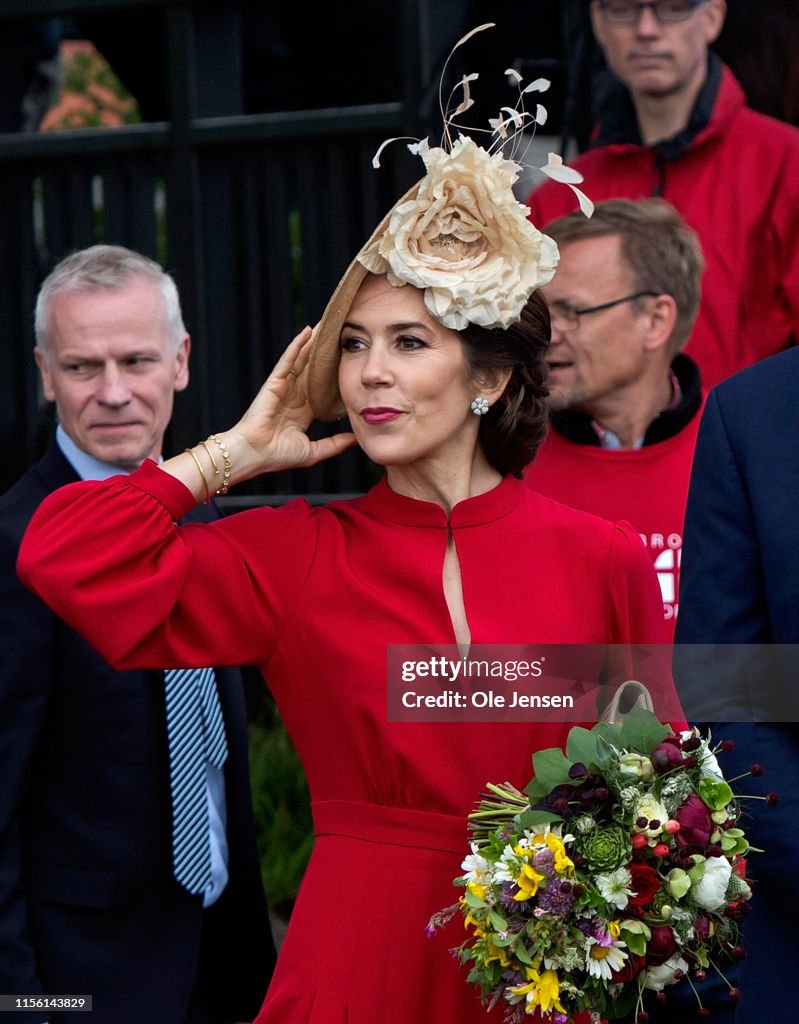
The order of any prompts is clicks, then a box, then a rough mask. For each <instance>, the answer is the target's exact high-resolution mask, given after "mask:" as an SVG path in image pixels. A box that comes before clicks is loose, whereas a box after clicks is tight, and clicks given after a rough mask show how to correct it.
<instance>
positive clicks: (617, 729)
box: [591, 722, 621, 747]
mask: <svg viewBox="0 0 799 1024" xmlns="http://www.w3.org/2000/svg"><path fill="white" fill-rule="evenodd" d="M591 732H593V733H595V734H596V735H597V736H601V737H602V739H603V740H606V741H607V742H608V743H609V744H610V745H611V746H612V747H619V746H621V726H620V725H616V723H615V722H597V723H596V725H594V726H592V728H591Z"/></svg>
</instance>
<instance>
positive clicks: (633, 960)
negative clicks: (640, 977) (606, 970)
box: [613, 953, 646, 985]
mask: <svg viewBox="0 0 799 1024" xmlns="http://www.w3.org/2000/svg"><path fill="white" fill-rule="evenodd" d="M645 967H646V957H645V956H641V955H640V954H639V953H630V955H629V956H628V957H627V960H626V962H625V964H624V967H622V969H621V970H620V971H614V972H613V981H614V982H618V983H619V984H621V985H626V984H627V982H628V981H632V980H633V978H634V977H635V976H636V975H637V974H640V973H641V971H642V970H643V969H644V968H645Z"/></svg>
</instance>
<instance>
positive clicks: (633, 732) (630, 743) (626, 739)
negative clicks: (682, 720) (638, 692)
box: [620, 708, 671, 754]
mask: <svg viewBox="0 0 799 1024" xmlns="http://www.w3.org/2000/svg"><path fill="white" fill-rule="evenodd" d="M670 732H671V729H670V728H669V727H668V726H667V725H663V723H662V722H661V721H660V720H659V719H658V718H656V716H655V715H653V714H652V712H651V711H647V709H646V708H631V709H630V711H628V712H627V714H626V715H625V716H624V721H623V722H622V726H621V744H620V745H621V746H622V747H625V748H626V749H628V750H637V751H639V752H640V753H641V754H648V753H649V751H650V750H652V748H653V747H656V746H657V745H658V743H660V742H661V741H662V740H664V739H665V738H666V736H668V735H669V733H670Z"/></svg>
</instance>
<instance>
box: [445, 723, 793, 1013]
mask: <svg viewBox="0 0 799 1024" xmlns="http://www.w3.org/2000/svg"><path fill="white" fill-rule="evenodd" d="M729 746H731V741H727V742H726V743H725V742H722V743H719V744H718V745H716V746H715V747H714V746H712V745H711V741H710V739H709V738H703V737H702V736H701V735H700V734H699V732H698V731H697V730H689V731H685V732H681V733H679V734H677V735H675V734H674V733H672V731H671V729H669V728H668V727H667V726H664V725H662V724H661V723H660V722H659V721H658V720H657V719H656V718H655V716H654V715H653V714H652V713H651V712H649V711H645V710H640V709H636V710H634V711H632V712H630V714H629V715H628V716H627V717H626V719H625V720H624V722H623V723H622V724H611V723H608V722H600V723H599V724H597V725H596V726H594V727H593V728H592V729H585V728H582V727H575V728H573V729H571V731H570V733H569V736H568V741H567V745H566V751H565V753H564V752H563V750H561V749H555V748H552V749H547V750H541V751H539V752H537V753H536V754H535V755H534V757H533V768H534V773H535V774H534V776H533V779H532V781H531V782H530V784H529V785H528V786H527V789H526V792H524V793H523V792H521V791H519V790H518V789H516V788H515V787H514V786H512V785H511V784H510V783H507V782H506V783H504V784H502V785H494V784H488V786H487V792H486V793H484V794H483V797H482V799H481V800H480V801H479V803H478V806H477V809H476V810H475V811H474V812H473V813H472V814H471V815H470V817H469V825H470V829H471V832H472V842H471V853H470V854H469V855H468V856H467V857H466V859H465V860H464V861H463V864H462V868H463V871H464V874H463V875H461V876H460V877H458V878H456V879H455V885H456V886H459V887H462V888H463V890H464V892H463V895H462V896H461V897H460V900H459V901H458V903H456V904H454V906H452V907H449V908H447V909H446V910H444V911H441V912H439V913H438V914H435V915H434V916H433V918H431V921H430V924H429V926H428V932H429V933H432V932H433V931H434V930H435V929H437V928H438V927H441V926H443V924H445V923H446V922H447V921H448V920H450V919H451V918H452V917H453V916H455V915H457V914H458V913H459V912H460V913H461V914H462V915H463V918H464V923H465V926H466V930H467V932H468V933H469V937H468V938H467V940H466V941H465V942H464V943H463V944H462V945H461V946H459V947H458V948H457V949H456V950H454V951H453V952H454V953H455V954H456V955H457V957H458V958H459V959H460V961H461V962H462V963H464V964H470V965H471V968H470V971H469V975H468V978H467V981H468V982H469V983H471V984H474V985H476V986H478V987H479V988H480V989H481V991H482V998H483V1002H484V1003H486V1004H488V1006H489V1008H490V1007H491V1006H493V1005H494V1004H496V1003H497V1002H499V1001H500V1000H504V1001H505V1003H506V1004H507V1019H508V1020H509V1021H518V1022H521V1021H523V1020H524V1018H525V1014H531V1013H534V1012H535V1011H538V1013H539V1014H540V1015H541V1016H542V1018H543V1019H544V1020H545V1021H547V1022H548V1024H568V1022H569V1021H571V1019H572V1018H573V1016H574V1014H576V1013H578V1012H580V1011H586V1010H587V1011H594V1012H595V1013H597V1014H599V1015H601V1016H602V1017H605V1018H608V1019H614V1018H617V1017H620V1016H624V1015H626V1014H628V1013H631V1012H635V1013H636V1019H637V1020H638V1021H639V1022H640V1024H645V1022H646V1021H647V1020H648V1013H647V1012H646V1010H645V1009H644V996H645V993H647V992H652V993H656V994H657V997H658V998H660V999H661V1000H662V999H664V998H665V995H664V989H665V988H666V986H669V985H671V984H673V983H675V982H677V981H679V980H680V979H681V978H687V979H688V981H689V983H690V984H692V985H693V983H694V982H693V980H692V979H696V980H702V979H703V978H704V976H705V974H706V972H707V971H708V970H717V971H718V972H719V973H720V974H721V976H722V977H724V972H723V967H724V966H725V959H727V958H738V957H740V956H742V955H743V952H744V951H743V947H742V946H741V945H740V942H739V922H740V918H741V916H742V915H743V914H744V913H745V912H747V911H748V909H749V908H748V905H747V901H748V900H749V899H750V897H751V888H750V885H749V882H748V881H747V877H746V855H747V853H748V852H749V850H750V847H749V844H748V842H747V840H746V837H745V835H744V832H743V830H742V829H741V828H740V827H739V817H740V809H739V808H740V805H739V800H740V799H741V798H740V797H736V795H735V794H734V793H733V790H732V788H731V786H730V785H729V783H728V782H727V781H725V779H724V777H723V775H722V772H721V770H720V768H719V763H718V760H717V758H716V754H717V753H718V752H719V751H720V750H724V749H729ZM759 770H762V769H759V766H757V765H755V766H753V768H752V770H751V771H752V773H754V774H757V773H758V771H759ZM732 781H735V780H732ZM766 799H768V800H769V801H770V802H774V801H775V800H776V796H775V795H774V794H771V795H770V796H769V797H767V798H766ZM725 981H726V978H725ZM728 984H729V986H730V997H731V998H732V999H736V998H737V997H738V995H739V993H738V990H737V989H736V988H735V987H734V986H733V985H732V984H731V983H729V982H728ZM697 998H698V999H699V1014H700V1016H707V1014H708V1010H707V1009H706V1008H704V1007H703V1006H702V1003H701V998H700V997H699V996H697Z"/></svg>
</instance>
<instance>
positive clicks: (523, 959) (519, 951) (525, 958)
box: [513, 942, 533, 967]
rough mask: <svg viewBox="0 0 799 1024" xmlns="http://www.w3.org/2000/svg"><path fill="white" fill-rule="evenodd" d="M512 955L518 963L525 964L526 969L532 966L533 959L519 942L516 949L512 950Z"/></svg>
mask: <svg viewBox="0 0 799 1024" xmlns="http://www.w3.org/2000/svg"><path fill="white" fill-rule="evenodd" d="M513 955H514V956H515V957H516V959H517V960H518V961H519V963H521V964H526V965H527V966H528V967H532V966H533V959H532V957H531V956H530V954H529V953H528V952H527V947H526V946H525V945H524V943H523V942H520V943H519V944H518V945H517V946H516V948H515V949H514V950H513Z"/></svg>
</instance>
